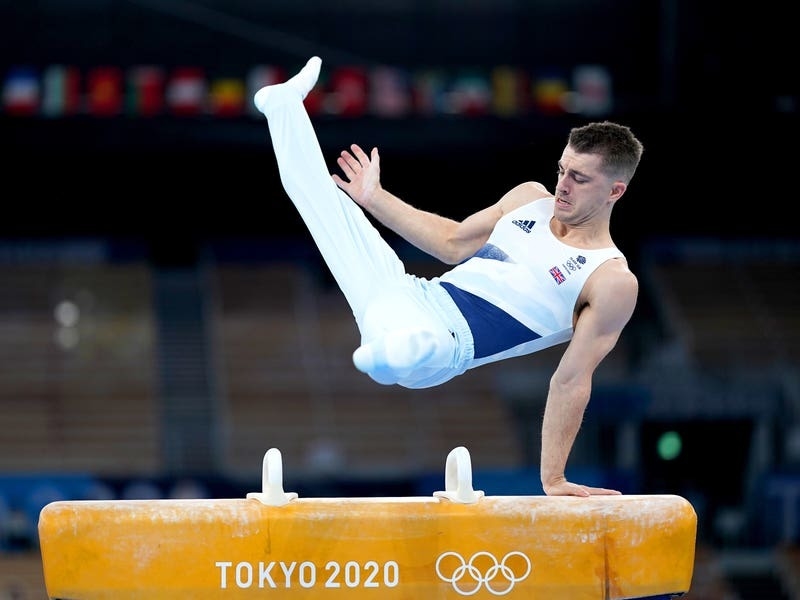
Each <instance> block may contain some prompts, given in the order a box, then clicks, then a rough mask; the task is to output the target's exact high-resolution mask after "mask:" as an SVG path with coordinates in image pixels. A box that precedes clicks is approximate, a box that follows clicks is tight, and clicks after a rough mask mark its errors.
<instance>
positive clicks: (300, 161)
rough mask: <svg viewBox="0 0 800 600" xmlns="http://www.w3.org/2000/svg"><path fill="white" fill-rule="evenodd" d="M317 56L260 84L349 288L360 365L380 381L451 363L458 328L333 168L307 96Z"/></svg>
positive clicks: (292, 188) (300, 198)
mask: <svg viewBox="0 0 800 600" xmlns="http://www.w3.org/2000/svg"><path fill="white" fill-rule="evenodd" d="M320 66H321V61H320V59H319V58H317V57H313V58H311V59H310V60H309V61H308V62H307V63H306V66H305V67H304V68H303V69H301V70H300V72H299V73H297V74H296V75H295V76H294V77H292V78H291V79H289V80H288V81H286V82H285V83H282V84H278V85H272V86H267V87H264V88H262V89H261V90H259V91H258V92H257V93H256V95H255V97H254V103H255V105H256V107H257V108H258V110H259V111H260V112H261V113H263V114H264V116H265V117H267V121H268V124H269V131H270V136H271V138H272V145H273V148H274V150H275V156H276V158H277V162H278V169H279V172H280V176H281V182H282V184H283V186H284V189H285V190H286V193H287V194H288V195H289V198H290V199H291V200H292V202H293V203H294V205H295V207H296V208H297V210H298V212H299V213H300V216H301V217H302V219H303V221H304V222H305V224H306V227H307V228H308V230H309V232H310V233H311V236H312V237H313V239H314V241H315V242H316V244H317V247H318V249H319V251H320V253H321V254H322V257H323V259H324V260H325V262H326V264H327V265H328V268H329V269H330V271H331V274H332V275H333V277H334V279H335V280H336V282H337V284H338V285H339V287H340V289H341V290H342V292H343V293H344V295H345V298H346V299H347V301H348V303H349V304H350V307H351V309H352V310H353V315H354V316H355V318H356V323H357V324H358V327H359V330H360V332H361V336H362V346H361V347H360V348H359V349H357V350H356V352H355V353H354V357H353V359H354V363H355V365H356V367H357V368H358V369H359V370H361V371H363V372H365V373H368V374H369V375H370V376H371V377H372V378H373V379H374V380H375V381H378V382H379V383H385V384H390V383H396V382H397V381H398V380H399V379H401V378H407V377H408V375H409V373H410V372H412V371H413V370H414V369H415V368H418V367H420V366H423V365H426V366H430V365H429V364H428V363H430V361H431V360H433V361H434V362H435V363H437V364H438V363H444V364H447V363H448V362H449V360H450V357H451V356H452V354H453V344H454V343H453V341H452V335H450V332H449V330H447V328H446V327H444V326H443V325H442V323H441V322H440V321H439V320H438V319H437V318H435V316H434V315H433V314H431V312H430V311H429V310H427V309H426V308H425V306H424V302H421V301H420V298H419V297H418V293H417V291H416V289H415V286H414V282H413V278H412V277H411V276H409V275H407V274H406V272H405V266H404V265H403V263H402V261H400V259H399V258H398V257H397V255H396V253H395V252H394V250H393V249H392V248H391V247H390V246H389V245H388V244H387V243H386V241H385V240H384V239H383V238H382V237H381V236H380V234H379V232H378V231H377V229H375V227H373V225H372V223H370V221H369V220H368V219H367V217H366V215H365V214H364V212H363V211H362V209H361V208H360V207H359V206H358V205H356V204H355V203H354V202H353V201H352V199H351V198H350V197H349V196H347V194H345V193H344V192H343V191H342V190H340V189H339V187H338V186H337V185H336V184H335V183H334V182H333V179H332V178H331V176H330V173H329V172H328V168H327V165H326V163H325V159H324V157H323V155H322V150H321V149H320V147H319V142H318V141H317V138H316V134H315V132H314V129H313V127H312V124H311V121H310V119H309V117H308V114H307V113H306V110H305V107H304V106H303V99H304V98H305V96H306V95H307V94H308V92H309V91H310V90H311V88H312V87H313V86H314V84H315V83H316V81H317V78H318V76H319V71H320Z"/></svg>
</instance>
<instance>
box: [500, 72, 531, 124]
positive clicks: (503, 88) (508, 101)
mask: <svg viewBox="0 0 800 600" xmlns="http://www.w3.org/2000/svg"><path fill="white" fill-rule="evenodd" d="M529 89H530V78H529V77H528V74H527V73H525V72H524V71H523V70H521V69H517V68H514V67H506V66H500V67H496V68H495V69H494V70H493V71H492V110H493V111H494V113H495V114H496V115H498V116H501V117H517V116H520V115H524V114H526V113H527V112H528V110H529V109H530V100H531V98H530V92H529Z"/></svg>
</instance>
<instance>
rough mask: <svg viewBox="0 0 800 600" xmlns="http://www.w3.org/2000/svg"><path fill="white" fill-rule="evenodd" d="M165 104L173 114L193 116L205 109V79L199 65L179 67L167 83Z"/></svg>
mask: <svg viewBox="0 0 800 600" xmlns="http://www.w3.org/2000/svg"><path fill="white" fill-rule="evenodd" d="M167 105H168V106H169V109H170V111H171V112H172V114H173V115H176V116H180V117H193V116H197V115H200V114H203V113H204V112H205V110H206V80H205V73H204V71H203V69H201V68H199V67H179V68H177V69H175V70H174V71H173V72H172V76H171V78H170V80H169V82H168V83H167Z"/></svg>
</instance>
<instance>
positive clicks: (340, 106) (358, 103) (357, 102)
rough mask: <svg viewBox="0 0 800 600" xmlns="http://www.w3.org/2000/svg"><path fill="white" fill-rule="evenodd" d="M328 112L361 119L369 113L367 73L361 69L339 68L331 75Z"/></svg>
mask: <svg viewBox="0 0 800 600" xmlns="http://www.w3.org/2000/svg"><path fill="white" fill-rule="evenodd" d="M327 108H328V112H332V113H334V114H337V115H341V116H343V117H361V116H363V115H364V113H365V112H367V73H366V71H365V70H364V69H362V68H361V67H339V68H338V69H336V70H335V71H334V72H333V74H332V75H331V81H330V102H329V105H328V107H327Z"/></svg>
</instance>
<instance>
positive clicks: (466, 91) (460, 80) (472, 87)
mask: <svg viewBox="0 0 800 600" xmlns="http://www.w3.org/2000/svg"><path fill="white" fill-rule="evenodd" d="M448 97H449V99H448V103H447V104H448V110H449V112H450V113H452V114H456V115H464V116H468V117H477V116H482V115H485V114H487V113H488V112H489V108H490V106H491V103H492V93H491V86H490V85H489V80H488V78H487V76H486V75H485V74H484V73H480V72H474V71H473V72H465V73H461V74H459V75H457V76H456V77H455V79H454V80H453V83H452V86H451V88H450V92H449V94H448Z"/></svg>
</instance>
